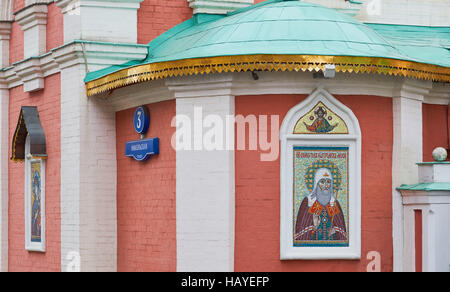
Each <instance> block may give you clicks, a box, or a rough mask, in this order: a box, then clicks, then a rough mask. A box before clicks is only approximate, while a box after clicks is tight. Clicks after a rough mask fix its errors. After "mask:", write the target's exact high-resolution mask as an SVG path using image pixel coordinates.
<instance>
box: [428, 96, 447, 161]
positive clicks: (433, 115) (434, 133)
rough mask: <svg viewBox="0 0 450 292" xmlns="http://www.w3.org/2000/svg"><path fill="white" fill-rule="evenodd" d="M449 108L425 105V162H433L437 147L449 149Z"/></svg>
mask: <svg viewBox="0 0 450 292" xmlns="http://www.w3.org/2000/svg"><path fill="white" fill-rule="evenodd" d="M447 108H448V106H446V105H434V104H425V103H424V104H423V106H422V117H423V121H422V122H423V161H424V162H429V161H434V160H433V156H432V153H433V150H434V148H436V147H444V148H448V135H449V132H448V116H447V115H448V112H447V111H448V109H447Z"/></svg>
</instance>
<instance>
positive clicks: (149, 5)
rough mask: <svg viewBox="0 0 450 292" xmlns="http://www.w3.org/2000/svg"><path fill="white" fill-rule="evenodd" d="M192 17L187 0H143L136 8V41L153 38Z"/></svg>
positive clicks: (145, 40)
mask: <svg viewBox="0 0 450 292" xmlns="http://www.w3.org/2000/svg"><path fill="white" fill-rule="evenodd" d="M191 17H192V9H191V8H190V7H189V3H188V2H187V0H144V2H142V3H141V8H140V9H139V10H138V14H137V21H138V27H137V31H138V43H140V44H147V43H149V42H150V41H152V40H153V39H154V38H156V37H157V36H159V35H160V34H162V33H163V32H165V31H166V30H168V29H170V28H172V27H174V26H175V25H177V24H179V23H181V22H183V21H185V20H187V19H189V18H191Z"/></svg>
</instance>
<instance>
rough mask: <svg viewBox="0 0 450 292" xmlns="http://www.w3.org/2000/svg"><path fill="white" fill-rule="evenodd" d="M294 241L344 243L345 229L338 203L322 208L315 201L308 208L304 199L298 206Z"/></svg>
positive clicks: (345, 238)
mask: <svg viewBox="0 0 450 292" xmlns="http://www.w3.org/2000/svg"><path fill="white" fill-rule="evenodd" d="M294 240H296V241H345V240H347V228H346V225H345V219H344V215H343V213H342V208H341V205H340V204H339V202H338V201H337V200H336V201H334V204H333V205H332V204H331V203H328V205H327V206H322V205H321V204H320V203H319V202H318V201H317V200H316V201H315V202H314V204H313V205H312V206H311V207H309V206H308V198H307V197H306V198H305V199H304V200H303V201H302V204H301V206H300V209H299V211H298V215H297V223H296V225H295V236H294Z"/></svg>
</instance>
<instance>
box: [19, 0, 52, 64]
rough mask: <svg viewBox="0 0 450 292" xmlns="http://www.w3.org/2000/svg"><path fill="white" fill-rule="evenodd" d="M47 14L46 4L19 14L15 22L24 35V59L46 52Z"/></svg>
mask: <svg viewBox="0 0 450 292" xmlns="http://www.w3.org/2000/svg"><path fill="white" fill-rule="evenodd" d="M47 13H48V10H47V4H46V3H35V4H33V5H30V6H27V7H25V8H24V9H22V10H20V11H19V12H17V14H16V18H15V20H16V21H17V22H18V23H19V25H20V26H21V27H22V30H23V33H24V36H23V39H24V46H23V50H24V59H27V58H29V57H35V56H39V55H42V54H44V53H45V52H46V50H47V47H46V46H47Z"/></svg>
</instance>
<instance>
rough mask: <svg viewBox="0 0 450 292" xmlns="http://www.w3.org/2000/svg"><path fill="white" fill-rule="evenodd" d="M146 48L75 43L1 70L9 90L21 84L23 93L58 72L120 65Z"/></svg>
mask: <svg viewBox="0 0 450 292" xmlns="http://www.w3.org/2000/svg"><path fill="white" fill-rule="evenodd" d="M147 52H148V48H147V46H146V45H135V44H114V43H101V42H87V41H74V42H71V43H69V44H66V45H63V46H61V47H58V48H55V49H53V50H51V51H50V52H49V53H47V54H44V55H41V56H38V57H32V58H28V59H26V60H23V61H20V62H17V63H14V64H13V65H12V66H10V67H7V68H4V69H3V70H1V71H0V78H4V79H5V80H6V82H7V84H8V88H13V87H17V86H20V85H24V91H25V92H31V91H36V90H39V89H43V88H44V87H43V86H44V78H45V77H47V76H50V75H53V74H57V73H59V72H60V71H61V69H63V68H66V67H70V66H74V65H77V64H83V65H85V67H86V71H95V70H99V69H102V68H105V67H108V66H111V65H119V64H123V63H125V62H127V61H130V60H136V59H143V58H145V57H146V56H147Z"/></svg>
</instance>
